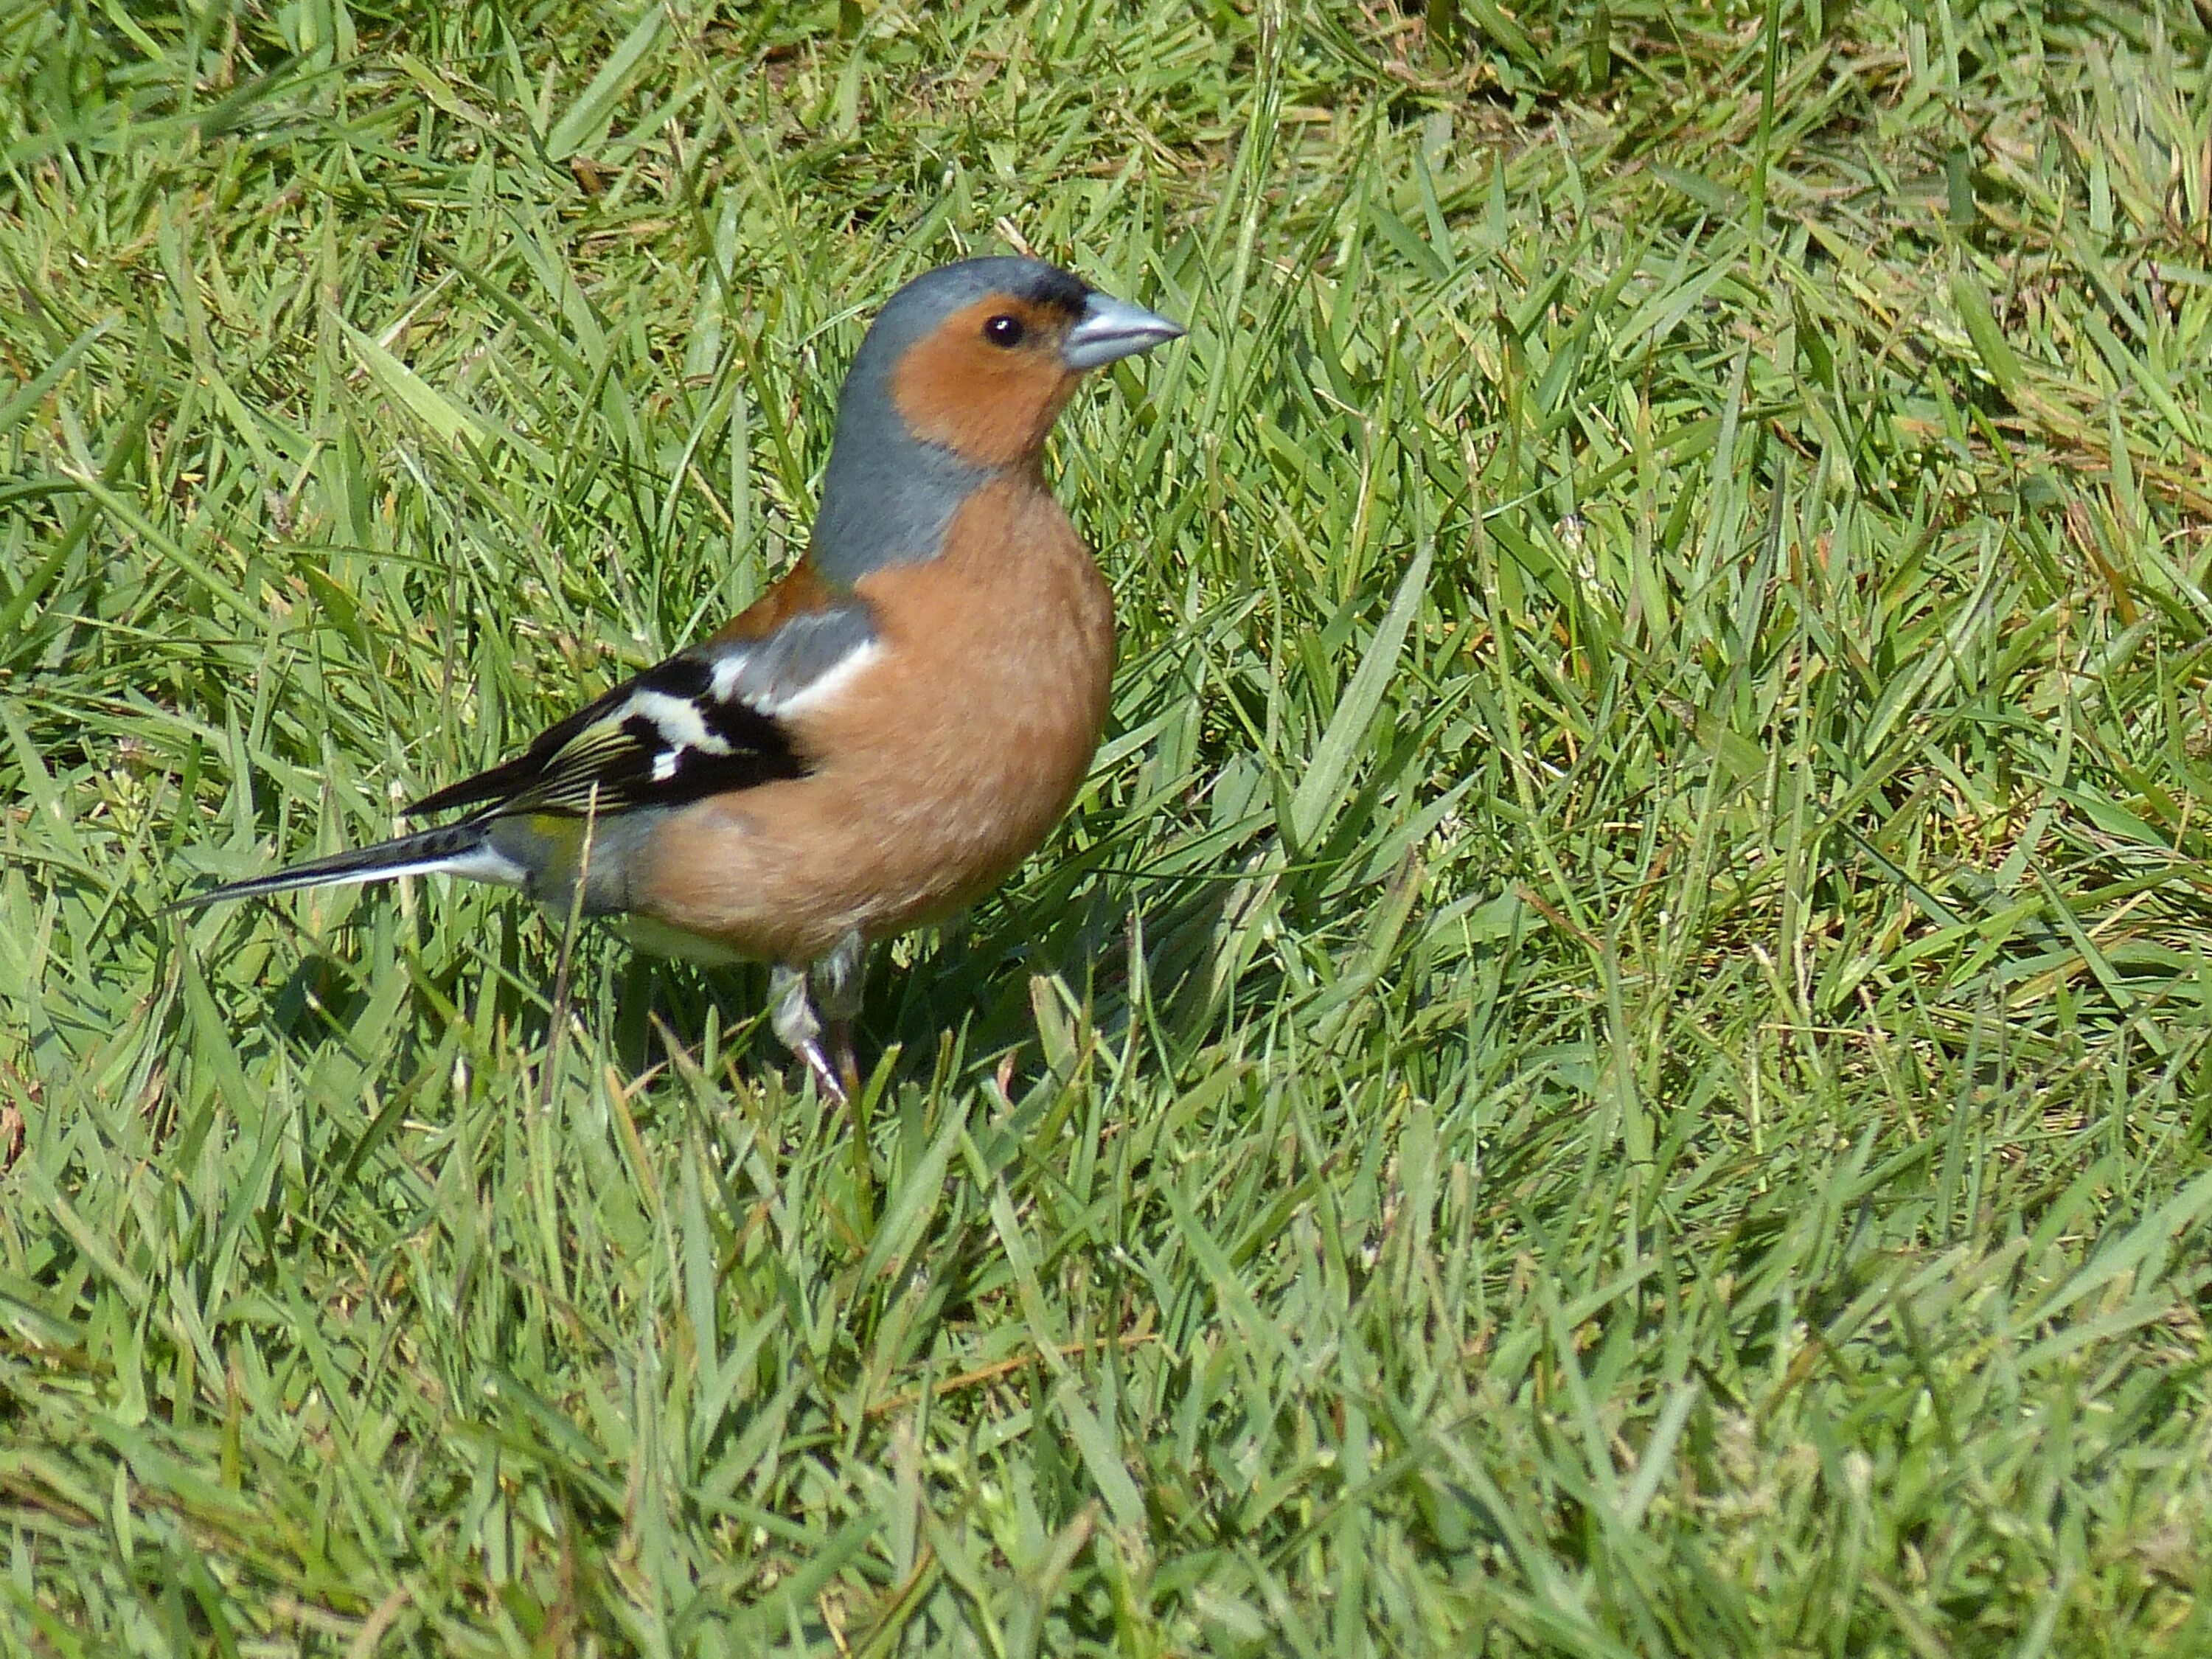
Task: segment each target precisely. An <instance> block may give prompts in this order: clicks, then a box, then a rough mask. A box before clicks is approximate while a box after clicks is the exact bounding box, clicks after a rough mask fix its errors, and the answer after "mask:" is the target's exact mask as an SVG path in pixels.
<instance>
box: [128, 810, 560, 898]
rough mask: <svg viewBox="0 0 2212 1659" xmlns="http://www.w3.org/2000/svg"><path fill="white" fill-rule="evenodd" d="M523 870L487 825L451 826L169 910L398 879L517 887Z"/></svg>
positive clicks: (257, 879) (212, 892)
mask: <svg viewBox="0 0 2212 1659" xmlns="http://www.w3.org/2000/svg"><path fill="white" fill-rule="evenodd" d="M523 873H524V872H523V871H522V870H521V868H520V866H517V865H516V864H515V863H514V862H513V860H510V859H507V858H506V857H504V856H502V855H501V854H499V853H498V852H496V851H495V850H494V849H493V848H492V846H491V844H490V842H489V837H488V826H487V825H485V824H482V823H449V824H444V825H441V826H440V827H439V828H437V829H422V830H417V831H416V833H415V834H413V835H411V836H398V838H397V839H395V840H392V841H386V842H378V843H377V844H376V845H375V846H374V847H364V848H361V849H360V850H359V851H358V852H353V853H333V854H331V856H330V857H328V858H326V859H311V860H308V861H307V863H305V864H295V865H292V866H289V867H287V868H285V869H283V870H272V871H270V872H269V873H268V874H267V875H265V876H254V877H251V878H248V879H246V880H245V881H234V882H231V883H230V884H228V885H227V886H222V887H210V889H208V890H207V891H206V892H204V893H194V894H193V895H191V897H189V898H182V899H179V900H178V901H177V902H175V903H174V904H172V905H171V906H169V908H170V909H171V910H197V909H198V908H200V906H202V905H204V904H216V903H220V902H224V901H226V900H229V899H247V898H259V897H261V896H263V895H264V894H266V893H283V892H289V891H290V890H292V889H294V888H295V887H348V886H357V885H359V884H362V883H363V882H371V881H390V880H392V878H395V877H398V876H422V875H435V874H444V875H453V876H472V877H474V878H476V879H477V880H478V881H494V882H499V883H501V884H503V885H507V886H513V885H515V884H518V883H519V882H520V880H521V879H522V877H523Z"/></svg>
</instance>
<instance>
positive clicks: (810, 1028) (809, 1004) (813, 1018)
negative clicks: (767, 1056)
mask: <svg viewBox="0 0 2212 1659" xmlns="http://www.w3.org/2000/svg"><path fill="white" fill-rule="evenodd" d="M768 1003H769V1012H768V1023H769V1030H772V1031H774V1032H775V1036H776V1041H777V1042H781V1044H783V1046H784V1047H785V1048H788V1049H790V1050H791V1052H792V1053H793V1054H796V1055H798V1056H799V1059H801V1060H805V1062H806V1069H807V1070H808V1071H809V1072H811V1073H813V1076H814V1086H815V1087H816V1088H817V1089H819V1090H821V1091H822V1092H823V1094H824V1095H826V1096H828V1097H829V1098H830V1099H832V1100H834V1101H836V1103H838V1104H839V1105H840V1106H842V1105H843V1104H845V1103H846V1100H847V1095H846V1091H845V1080H844V1079H842V1077H840V1076H838V1074H837V1068H836V1066H832V1065H831V1064H830V1063H829V1056H828V1055H827V1054H823V1052H822V1021H821V1019H820V1018H819V1017H818V1016H817V1014H816V1013H815V1012H814V1003H813V1000H812V999H811V997H809V996H808V994H807V974H806V970H805V969H803V968H787V967H785V966H784V965H783V964H782V963H776V965H775V967H773V968H771V969H769V973H768Z"/></svg>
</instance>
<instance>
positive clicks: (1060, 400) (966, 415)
mask: <svg viewBox="0 0 2212 1659" xmlns="http://www.w3.org/2000/svg"><path fill="white" fill-rule="evenodd" d="M1076 379H1077V377H1076V376H1075V375H1073V374H1068V373H1067V372H1066V370H1064V369H1062V368H1060V366H1059V365H1058V363H1057V362H1054V361H1053V359H1052V358H1051V357H1049V356H1046V355H1044V354H1042V353H1041V352H1031V351H1006V350H1002V349H999V348H997V347H994V346H991V345H988V344H986V343H984V342H983V341H982V340H981V339H969V338H963V337H962V335H961V334H960V333H956V332H954V331H952V330H951V329H947V330H945V331H942V332H940V333H939V334H937V335H935V336H933V337H931V338H929V339H927V340H924V341H922V342H921V343H920V344H919V345H917V346H915V347H914V348H913V349H911V350H909V351H908V353H907V354H906V356H905V358H904V359H903V360H902V362H900V364H899V366H898V368H897V369H896V371H894V373H893V374H892V376H891V401H892V403H893V404H895V405H896V408H897V410H898V412H899V415H900V416H901V417H902V419H904V421H905V422H906V423H907V428H908V430H909V431H911V432H912V433H913V434H914V435H915V436H916V437H918V438H925V439H927V440H928V441H931V442H933V443H940V444H943V445H944V446H945V447H946V448H948V449H950V450H951V451H952V452H953V453H955V454H957V455H958V456H960V457H961V459H963V460H968V461H972V462H974V463H975V465H979V466H993V467H997V466H1010V465H1013V464H1014V463H1015V462H1017V461H1020V460H1025V459H1028V458H1029V457H1030V456H1031V455H1034V454H1035V453H1036V451H1037V448H1038V447H1039V446H1040V445H1042V443H1043V442H1044V435H1045V434H1046V433H1048V432H1049V431H1050V430H1052V423H1053V422H1054V421H1055V420H1057V419H1058V418H1059V416H1060V410H1062V409H1063V408H1065V407H1066V404H1067V400H1068V398H1069V397H1070V396H1071V395H1072V394H1073V392H1074V391H1075V382H1076Z"/></svg>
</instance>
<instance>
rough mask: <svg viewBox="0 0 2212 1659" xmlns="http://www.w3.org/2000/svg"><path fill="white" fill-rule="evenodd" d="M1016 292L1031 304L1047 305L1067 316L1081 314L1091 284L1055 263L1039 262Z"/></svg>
mask: <svg viewBox="0 0 2212 1659" xmlns="http://www.w3.org/2000/svg"><path fill="white" fill-rule="evenodd" d="M1016 292H1017V293H1018V295H1020V297H1021V298H1023V299H1024V300H1027V301H1030V303H1031V304H1032V305H1041V306H1049V307H1052V309H1054V311H1059V312H1064V313H1066V315H1068V316H1069V317H1079V316H1081V315H1082V314H1083V307H1084V303H1085V301H1087V300H1089V299H1090V297H1091V285H1090V284H1089V283H1086V282H1085V281H1084V280H1083V279H1082V278H1081V277H1080V276H1071V275H1069V274H1068V273H1067V272H1066V271H1064V270H1060V268H1059V267H1058V266H1056V265H1048V264H1038V265H1037V266H1036V270H1035V272H1034V274H1032V275H1031V276H1030V280H1029V281H1028V282H1027V283H1022V284H1020V285H1019V286H1018V288H1017V289H1016Z"/></svg>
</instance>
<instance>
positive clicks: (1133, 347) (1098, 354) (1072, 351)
mask: <svg viewBox="0 0 2212 1659" xmlns="http://www.w3.org/2000/svg"><path fill="white" fill-rule="evenodd" d="M1181 337H1182V325H1181V324H1179V323H1171V322H1170V321H1169V320H1168V319H1166V318H1164V317H1159V316H1155V315H1154V314H1153V313H1151V312H1149V311H1147V310H1146V309H1145V308H1144V307H1142V306H1133V305H1131V304H1130V303H1129V302H1128V301H1127V300H1116V299H1115V298H1114V297H1113V296H1112V295H1109V294H1093V295H1091V297H1090V298H1088V299H1087V300H1085V301H1084V302H1083V314H1082V315H1081V316H1080V317H1079V318H1077V319H1075V326H1074V327H1073V328H1071V329H1069V330H1068V331H1067V333H1066V337H1065V338H1063V339H1062V340H1061V341H1060V361H1061V362H1064V363H1066V365H1067V366H1068V368H1070V369H1071V370H1073V372H1074V373H1076V374H1082V373H1083V372H1084V371H1085V369H1092V368H1105V367H1106V365H1107V364H1109V363H1111V362H1119V361H1120V360H1121V358H1124V357H1133V356H1136V355H1137V354H1138V353H1139V352H1140V351H1150V350H1151V349H1152V348H1153V347H1154V346H1156V345H1164V344H1165V343H1167V342H1168V341H1170V340H1175V339H1180V338H1181Z"/></svg>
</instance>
